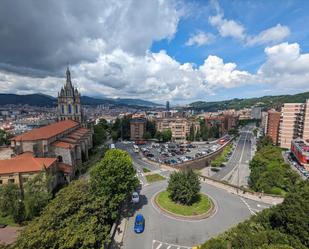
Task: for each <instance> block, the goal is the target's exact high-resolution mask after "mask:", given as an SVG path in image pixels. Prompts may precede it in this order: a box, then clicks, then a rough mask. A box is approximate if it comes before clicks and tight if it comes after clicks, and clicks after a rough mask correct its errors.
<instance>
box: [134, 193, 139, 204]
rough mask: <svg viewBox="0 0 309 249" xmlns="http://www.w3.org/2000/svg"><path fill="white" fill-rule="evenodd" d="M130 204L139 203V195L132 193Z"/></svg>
mask: <svg viewBox="0 0 309 249" xmlns="http://www.w3.org/2000/svg"><path fill="white" fill-rule="evenodd" d="M132 202H133V203H139V195H138V193H137V192H133V193H132Z"/></svg>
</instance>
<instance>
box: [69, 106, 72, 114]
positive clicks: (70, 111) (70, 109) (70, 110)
mask: <svg viewBox="0 0 309 249" xmlns="http://www.w3.org/2000/svg"><path fill="white" fill-rule="evenodd" d="M71 113H72V106H71V105H69V114H71Z"/></svg>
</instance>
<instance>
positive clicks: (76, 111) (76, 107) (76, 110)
mask: <svg viewBox="0 0 309 249" xmlns="http://www.w3.org/2000/svg"><path fill="white" fill-rule="evenodd" d="M75 113H78V105H76V106H75Z"/></svg>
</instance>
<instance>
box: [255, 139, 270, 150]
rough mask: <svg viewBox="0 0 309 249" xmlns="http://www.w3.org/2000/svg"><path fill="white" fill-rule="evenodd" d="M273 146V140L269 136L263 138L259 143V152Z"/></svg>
mask: <svg viewBox="0 0 309 249" xmlns="http://www.w3.org/2000/svg"><path fill="white" fill-rule="evenodd" d="M272 144H273V140H272V139H271V137H269V136H264V137H261V138H260V139H259V141H258V143H257V150H260V149H262V148H263V147H266V146H269V145H272Z"/></svg>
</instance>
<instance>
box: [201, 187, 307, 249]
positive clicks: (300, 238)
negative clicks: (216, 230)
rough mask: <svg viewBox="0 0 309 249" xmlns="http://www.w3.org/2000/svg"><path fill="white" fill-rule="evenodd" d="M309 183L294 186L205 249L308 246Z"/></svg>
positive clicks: (261, 248)
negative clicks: (282, 196) (282, 198)
mask: <svg viewBox="0 0 309 249" xmlns="http://www.w3.org/2000/svg"><path fill="white" fill-rule="evenodd" d="M308 210H309V182H301V183H300V184H298V185H297V186H295V188H294V190H293V191H292V192H290V193H289V194H288V195H287V196H286V198H285V200H284V202H283V203H282V204H280V205H278V206H275V207H272V208H270V209H266V210H264V211H262V212H261V213H259V214H257V215H256V216H254V217H252V218H251V219H249V220H247V221H245V222H243V223H240V224H239V225H238V226H236V227H234V228H232V229H230V230H228V231H227V232H225V233H223V234H222V235H220V236H218V237H217V238H213V239H211V240H209V241H207V242H206V243H205V244H203V245H202V246H201V248H202V249H227V248H230V249H252V248H257V249H292V248H293V249H306V248H309V229H308V227H309V215H308Z"/></svg>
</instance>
